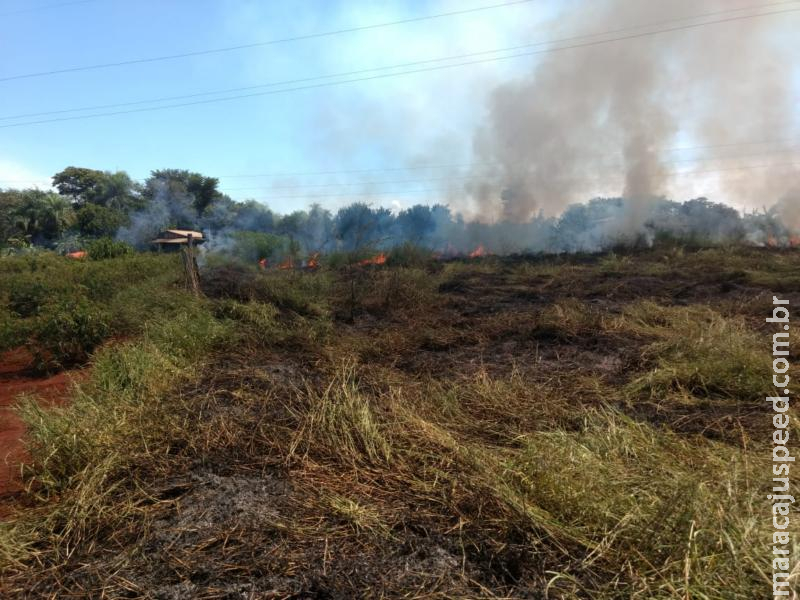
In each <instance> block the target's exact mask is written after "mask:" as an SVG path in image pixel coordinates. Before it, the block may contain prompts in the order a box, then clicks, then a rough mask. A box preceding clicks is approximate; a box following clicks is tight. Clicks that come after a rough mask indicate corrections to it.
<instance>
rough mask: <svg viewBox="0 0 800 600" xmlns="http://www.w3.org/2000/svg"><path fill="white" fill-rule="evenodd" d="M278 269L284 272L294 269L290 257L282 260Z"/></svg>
mask: <svg viewBox="0 0 800 600" xmlns="http://www.w3.org/2000/svg"><path fill="white" fill-rule="evenodd" d="M278 268H279V269H282V270H284V271H286V270H288V269H293V268H294V263H293V262H292V257H291V256H290V257H289V258H287V259H286V260H284V261H283V262H282V263H281V264H279V265H278Z"/></svg>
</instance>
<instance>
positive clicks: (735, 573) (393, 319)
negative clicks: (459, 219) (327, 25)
mask: <svg viewBox="0 0 800 600" xmlns="http://www.w3.org/2000/svg"><path fill="white" fill-rule="evenodd" d="M120 260H135V259H120ZM393 263H394V264H393ZM165 265H166V263H165ZM174 267H175V265H173V266H172V267H171V268H173V269H174ZM178 275H179V274H178V273H177V271H175V272H174V278H173V280H177V279H178ZM203 280H204V283H205V292H206V296H207V297H206V298H205V299H203V300H200V301H197V302H196V303H195V301H190V300H186V301H185V302H186V304H185V305H184V304H182V303H183V302H184V300H181V304H180V307H183V308H181V309H180V310H172V311H171V312H170V313H169V315H168V317H164V319H162V322H160V323H159V324H158V325H153V326H152V327H149V328H147V329H146V331H144V332H142V333H140V334H138V335H137V337H136V338H135V339H131V340H128V341H125V342H121V343H119V344H115V345H112V346H109V347H103V349H102V350H100V351H99V352H97V353H95V355H94V356H93V358H92V365H93V371H92V372H93V375H92V378H91V381H88V382H86V383H84V384H82V385H81V386H80V388H79V389H78V390H76V393H75V397H74V400H73V403H72V405H71V406H70V407H69V408H65V409H59V410H57V411H55V412H50V411H48V412H45V411H42V410H39V409H37V408H36V407H35V404H33V403H28V404H27V405H26V406H25V407H24V408H23V415H24V416H25V418H26V421H27V423H28V426H29V429H30V452H31V455H32V456H33V457H34V462H33V464H32V465H31V467H30V469H28V472H27V475H26V477H27V479H26V482H27V485H28V488H29V490H30V491H29V493H28V494H27V495H25V496H23V497H21V498H18V499H17V502H18V506H19V507H20V510H19V513H18V516H17V517H15V519H13V520H12V521H11V522H10V523H8V524H7V525H6V527H5V529H3V530H2V538H0V542H2V545H1V546H0V548H2V551H3V554H4V562H5V570H4V575H3V582H2V583H3V589H4V590H5V593H6V595H7V596H8V597H20V598H24V597H53V598H56V597H57V598H64V597H101V596H102V597H112V598H113V597H127V598H165V599H167V598H169V599H172V598H353V597H381V596H383V597H409V598H451V597H454V598H475V597H487V598H491V597H515V598H516V597H526V598H685V597H708V598H742V599H745V598H755V597H759V596H760V595H761V594H760V592H761V590H763V589H767V586H768V585H769V584H770V583H771V582H769V581H768V580H767V579H766V575H765V573H767V572H768V571H769V568H770V567H769V564H768V562H767V560H768V557H769V551H768V548H767V547H766V546H765V541H768V537H767V536H766V535H765V531H766V527H765V524H766V525H768V523H767V522H766V520H765V519H764V518H763V517H764V515H763V514H761V513H762V512H763V510H764V508H763V504H762V501H761V499H763V498H764V496H765V494H766V493H767V491H766V490H767V488H768V487H769V486H770V485H771V482H770V480H769V477H770V476H771V475H770V471H769V470H768V468H769V462H768V460H765V458H766V459H768V453H767V449H768V448H769V431H770V424H771V420H770V415H769V413H768V411H767V407H766V406H765V403H764V402H763V400H762V398H763V395H764V394H766V393H768V392H769V388H770V370H769V369H770V367H769V352H770V350H771V339H770V337H769V333H770V332H769V331H768V330H767V329H766V328H765V327H764V317H765V316H766V315H768V309H769V307H770V305H771V300H772V295H773V294H780V295H782V296H783V297H784V298H788V299H789V300H790V302H791V305H792V306H794V305H797V304H798V303H800V254H798V253H796V252H794V251H779V250H762V249H747V248H730V249H712V250H700V251H684V250H682V249H680V248H663V249H654V250H650V251H646V252H637V253H615V254H604V255H586V256H560V257H524V256H518V257H517V256H515V257H504V258H500V257H488V258H483V259H479V260H471V261H464V260H459V261H450V262H441V261H436V260H432V259H429V258H424V257H420V256H416V257H415V258H414V259H413V260H411V259H408V260H404V261H401V260H394V261H393V260H392V259H391V258H390V260H389V265H388V266H385V267H384V266H381V267H372V266H370V267H362V266H359V265H357V264H352V263H351V264H343V265H339V266H336V267H335V268H334V266H327V267H326V266H323V268H321V269H320V270H319V271H318V272H314V273H300V272H266V273H263V272H258V271H256V270H253V269H249V268H246V267H241V266H238V267H237V266H230V265H228V266H224V267H222V266H217V267H214V268H209V270H207V271H206V272H205V273H204V274H203ZM172 285H173V284H172V283H171V282H170V281H167V280H166V279H165V280H164V281H163V282H162V287H163V288H164V289H166V290H169V291H170V293H174V294H179V295H180V292H179V291H176V290H173V289H171V287H170V286H172ZM794 375H798V373H795V374H794ZM793 434H794V435H797V429H796V427H795V431H794V432H793Z"/></svg>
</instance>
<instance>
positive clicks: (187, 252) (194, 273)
mask: <svg viewBox="0 0 800 600" xmlns="http://www.w3.org/2000/svg"><path fill="white" fill-rule="evenodd" d="M181 254H182V255H183V267H184V271H185V274H186V288H187V289H189V290H191V292H192V293H193V294H194V295H195V296H199V295H200V274H199V272H198V271H199V270H198V268H197V261H196V260H195V258H194V248H193V247H192V234H191V233H190V234H189V235H188V236H187V240H186V247H185V248H183V252H182V253H181Z"/></svg>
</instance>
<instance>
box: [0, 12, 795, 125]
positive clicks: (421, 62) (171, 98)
mask: <svg viewBox="0 0 800 600" xmlns="http://www.w3.org/2000/svg"><path fill="white" fill-rule="evenodd" d="M798 1H799V0H788V1H783V2H775V3H771V4H762V5H751V6H748V7H746V8H734V9H726V10H721V11H715V12H710V13H702V14H697V15H693V16H689V17H682V18H679V19H669V20H666V21H659V22H656V23H647V24H642V25H634V26H631V27H625V28H622V29H615V30H611V31H607V32H601V33H591V34H583V35H578V36H571V37H567V38H560V39H555V40H547V41H539V42H532V43H528V44H521V45H517V46H511V47H506V48H496V49H493V50H483V51H480V52H471V53H467V54H459V55H455V56H446V57H442V58H433V59H426V60H417V61H412V62H406V63H399V64H394V65H386V66H383V67H372V68H368V69H358V70H353V71H344V72H340V73H332V74H329V75H316V76H313V77H303V78H298V79H288V80H283V81H276V82H272V83H264V84H259V85H249V86H240V87H234V88H226V89H222V90H212V91H208V92H196V93H193V94H180V95H175V96H162V97H159V98H151V99H147V100H135V101H130V102H117V103H112V104H97V105H93V106H83V107H77V108H67V109H60V110H51V111H40V112H30V113H20V114H16V115H8V116H3V117H0V121H9V120H15V119H23V118H30V117H40V116H48V115H59V114H66V113H73V112H85V111H90V110H103V109H112V108H122V107H126V106H137V105H142V104H156V103H159V102H171V101H174V100H186V99H190V98H200V97H203V96H213V95H219V94H229V93H233V92H243V91H249V90H257V89H263V88H274V87H278V86H284V85H296V84H301V83H310V82H314V81H320V80H324V79H335V78H337V77H350V76H353V75H363V74H365V73H373V72H376V71H386V70H390V69H402V68H407V67H415V66H420V65H425V64H431V63H440V62H445V61H454V60H462V59H466V58H473V57H476V56H486V55H487V54H499V53H502V52H514V51H517V50H522V49H525V48H532V47H536V46H543V45H547V44H560V43H565V42H573V41H577V40H584V39H586V38H595V37H599V36H604V35H612V34H617V33H622V32H627V31H632V30H637V29H642V28H646V27H655V26H659V25H664V24H668V23H675V22H681V21H690V20H695V19H700V18H706V17H710V16H715V15H720V14H727V13H730V12H741V11H742V10H751V9H762V8H770V7H774V6H783V5H786V4H796V3H797V2H798ZM752 16H760V15H752ZM705 24H711V23H701V24H699V25H705ZM653 33H658V32H653ZM610 41H613V40H610ZM522 56H528V54H524V55H522ZM506 58H514V56H511V57H496V60H504V59H506ZM493 60H494V59H493ZM469 64H473V63H469ZM449 66H459V65H442V66H441V68H448V67H449ZM414 72H416V71H414ZM403 74H404V73H394V74H387V75H386V76H392V75H403ZM0 81H2V80H0ZM357 81H358V80H357ZM337 83H347V82H331V85H336V84H337ZM299 89H305V88H299ZM282 91H291V90H278V91H277V92H275V93H279V92H282ZM254 95H255V94H254ZM243 97H250V94H246V95H243V96H235V97H234V98H243ZM227 99H228V98H219V99H216V100H218V101H224V100H227ZM190 104H194V103H187V105H190ZM172 106H173V105H170V106H163V107H160V106H156V107H150V108H149V109H148V110H159V109H162V108H171V107H172ZM174 106H182V105H180V104H178V105H174ZM130 112H137V111H130ZM109 114H121V113H116V112H115V113H109ZM92 116H95V115H79V116H77V117H75V118H83V117H87V118H88V117H92ZM97 116H103V115H97ZM64 120H66V119H64ZM53 121H54V120H43V121H34V122H32V123H15V124H12V125H11V126H14V125H26V124H38V123H47V122H53ZM0 127H4V126H2V125H0Z"/></svg>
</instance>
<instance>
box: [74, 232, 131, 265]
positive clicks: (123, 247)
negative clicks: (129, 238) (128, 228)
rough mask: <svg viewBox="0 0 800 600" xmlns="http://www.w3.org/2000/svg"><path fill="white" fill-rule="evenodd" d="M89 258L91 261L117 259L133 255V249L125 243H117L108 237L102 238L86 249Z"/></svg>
mask: <svg viewBox="0 0 800 600" xmlns="http://www.w3.org/2000/svg"><path fill="white" fill-rule="evenodd" d="M86 251H87V252H88V254H89V258H90V259H92V260H105V259H108V258H119V257H120V256H129V255H131V254H133V247H132V246H131V245H130V244H126V243H125V242H117V241H114V240H112V239H111V238H110V237H102V238H100V239H99V240H95V241H93V242H91V243H89V245H88V246H87V247H86Z"/></svg>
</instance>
